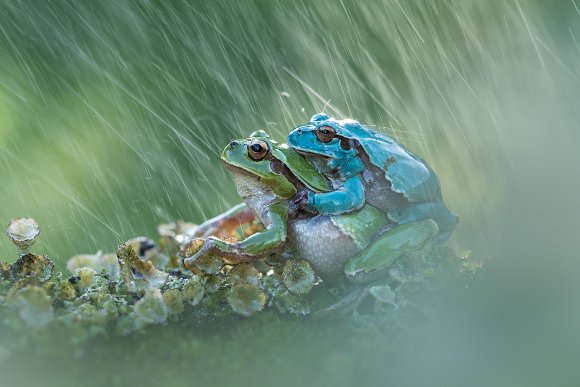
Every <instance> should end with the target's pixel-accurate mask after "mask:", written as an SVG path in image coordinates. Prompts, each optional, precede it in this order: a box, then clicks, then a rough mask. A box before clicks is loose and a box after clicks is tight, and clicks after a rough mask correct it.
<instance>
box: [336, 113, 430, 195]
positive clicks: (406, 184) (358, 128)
mask: <svg viewBox="0 0 580 387" xmlns="http://www.w3.org/2000/svg"><path fill="white" fill-rule="evenodd" d="M342 126H343V128H344V129H345V130H346V131H347V134H348V135H349V137H351V138H353V139H356V140H357V141H358V142H359V144H360V146H361V147H362V148H363V150H364V153H365V155H366V157H368V159H369V161H370V163H371V164H373V165H374V166H376V167H377V168H380V169H382V170H383V171H384V173H385V178H386V179H387V180H388V181H389V182H390V183H391V187H390V188H391V189H392V190H393V191H394V192H398V193H401V194H402V195H404V196H405V198H407V199H408V200H409V201H410V202H424V201H432V200H436V198H437V195H438V194H439V191H440V185H439V180H438V179H437V176H436V175H435V172H434V171H433V170H432V169H431V168H430V167H429V166H428V165H427V164H426V163H425V162H424V161H423V160H422V159H421V158H419V157H418V156H416V155H415V154H413V153H412V152H410V151H409V150H407V149H406V148H405V147H403V146H402V145H400V144H398V143H397V142H395V141H394V140H393V139H391V138H390V137H388V136H386V135H384V134H382V133H379V132H375V131H374V130H370V129H368V128H366V127H364V126H363V125H361V124H360V123H358V122H356V121H346V122H344V123H342Z"/></svg>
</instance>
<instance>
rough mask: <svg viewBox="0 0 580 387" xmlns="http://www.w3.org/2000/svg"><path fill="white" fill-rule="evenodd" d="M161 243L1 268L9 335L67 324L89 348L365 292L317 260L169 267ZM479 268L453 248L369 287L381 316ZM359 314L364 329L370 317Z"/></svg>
mask: <svg viewBox="0 0 580 387" xmlns="http://www.w3.org/2000/svg"><path fill="white" fill-rule="evenodd" d="M188 232H189V231H188ZM161 237H162V236H161V235H160V238H161ZM166 237H167V236H166ZM187 238H189V239H188V241H189V242H190V243H189V244H188V245H187V246H185V245H181V246H180V247H179V250H180V252H179V253H176V252H175V247H173V252H174V253H175V254H176V257H178V258H179V259H183V257H184V255H185V254H184V253H183V252H184V251H185V250H187V248H189V249H190V251H189V253H193V251H194V250H195V248H196V247H199V246H197V245H195V242H194V243H191V242H192V241H195V239H193V240H192V239H190V237H189V236H188V237H187ZM187 238H185V237H184V239H187ZM152 246H153V242H152V241H151V240H148V239H144V238H137V239H133V240H130V241H127V242H125V243H123V244H121V245H120V246H119V249H118V251H117V254H116V255H114V254H103V253H101V252H99V253H97V254H95V255H77V256H75V257H73V259H71V260H69V263H68V265H67V267H68V269H69V270H71V271H72V273H71V274H72V275H63V274H62V273H55V272H54V263H53V262H52V261H51V260H50V259H49V258H48V257H46V256H42V255H37V254H32V253H27V254H24V255H21V256H19V257H18V258H17V259H16V261H15V262H14V263H13V264H11V265H10V264H7V263H4V264H0V311H2V312H3V320H0V332H12V331H13V332H20V333H26V330H25V329H26V328H32V327H34V328H36V329H37V331H40V330H41V328H46V327H55V328H56V327H59V328H58V329H61V330H62V331H63V332H68V334H67V337H70V339H71V340H72V341H73V342H77V343H81V342H84V341H86V340H90V339H92V338H94V337H97V336H99V335H104V334H106V333H107V332H115V333H116V334H120V335H128V334H132V333H138V332H143V331H144V329H145V327H146V326H148V325H154V324H165V323H172V322H175V321H180V322H181V323H183V324H186V323H192V324H204V323H207V322H208V321H216V319H220V318H224V317H228V316H231V315H233V314H236V315H241V316H245V317H250V316H253V315H255V314H256V313H259V312H261V311H263V310H265V309H270V310H273V311H276V312H279V313H283V314H292V315H296V316H307V315H310V314H317V313H318V312H319V311H324V310H326V309H328V307H329V306H331V305H332V304H334V303H337V301H338V300H341V299H342V298H343V297H345V296H347V295H348V294H351V293H353V289H356V288H354V287H353V286H352V285H348V284H341V285H337V286H333V287H331V286H329V285H327V284H325V283H322V282H320V280H319V279H318V277H317V276H316V274H315V272H314V271H313V270H312V268H311V267H310V264H309V263H308V262H306V261H304V260H301V259H290V260H289V259H287V258H286V257H285V256H282V255H276V256H273V257H268V258H267V259H265V260H260V261H256V262H253V263H251V264H249V263H244V264H239V265H231V264H224V262H223V260H221V259H212V260H210V261H208V262H207V266H204V265H200V266H199V267H197V266H195V265H194V266H195V267H194V270H193V272H192V271H191V270H188V269H186V268H184V267H183V264H182V263H180V261H179V260H178V261H171V260H167V265H166V266H165V267H161V268H159V267H156V266H155V264H154V263H153V262H152V261H151V260H148V259H149V258H150V257H151V256H150V255H148V254H147V251H146V250H152V249H153V250H154V249H156V247H152ZM141 248H142V249H141ZM139 249H141V250H143V251H138V250H139ZM156 254H166V255H167V252H164V251H162V250H158V251H157V252H156ZM478 267H479V266H473V265H471V266H469V267H468V266H467V263H466V259H464V258H463V257H461V256H458V255H457V254H455V253H454V251H453V250H452V249H449V248H434V249H433V251H432V252H431V253H430V254H429V255H428V256H420V255H414V256H409V257H406V258H403V259H401V260H399V261H397V262H396V263H395V264H394V265H393V267H392V268H391V269H390V271H389V275H387V276H386V278H385V279H384V281H383V282H382V283H380V284H375V285H373V286H371V287H370V288H369V291H368V293H369V294H370V295H371V296H373V297H369V299H370V300H371V302H372V303H374V304H373V305H374V307H373V308H372V309H373V310H374V311H375V313H379V314H381V313H383V311H384V310H388V311H389V313H390V312H392V310H393V309H394V308H396V309H397V310H399V309H405V308H407V307H409V306H410V305H413V303H415V302H418V301H417V300H419V297H425V295H427V296H428V297H430V296H432V293H433V291H434V290H436V289H437V286H439V284H440V282H441V279H442V278H454V276H456V277H458V278H465V277H469V276H470V275H471V273H472V272H473V270H476V269H477V268H478ZM315 285H316V286H315ZM3 306H6V307H5V308H4V307H3ZM330 310H332V308H330ZM357 316H358V317H356V321H357V323H359V322H361V321H364V316H362V315H357ZM26 337H28V336H26ZM29 339H30V338H29Z"/></svg>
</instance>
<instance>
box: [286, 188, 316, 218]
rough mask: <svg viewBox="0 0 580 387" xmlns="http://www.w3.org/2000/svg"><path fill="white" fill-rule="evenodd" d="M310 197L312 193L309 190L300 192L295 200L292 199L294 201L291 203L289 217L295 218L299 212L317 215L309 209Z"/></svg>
mask: <svg viewBox="0 0 580 387" xmlns="http://www.w3.org/2000/svg"><path fill="white" fill-rule="evenodd" d="M310 195H311V193H310V191H308V190H307V189H301V190H299V191H298V192H297V193H296V195H295V196H294V198H292V201H291V202H290V206H289V208H288V215H289V216H294V215H295V214H296V213H298V212H308V213H311V214H315V213H316V211H315V210H313V209H310V208H309V207H308V200H309V199H308V198H309V196H310Z"/></svg>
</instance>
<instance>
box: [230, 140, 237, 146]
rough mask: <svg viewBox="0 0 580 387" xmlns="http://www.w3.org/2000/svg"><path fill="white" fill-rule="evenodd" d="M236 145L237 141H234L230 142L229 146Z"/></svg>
mask: <svg viewBox="0 0 580 387" xmlns="http://www.w3.org/2000/svg"><path fill="white" fill-rule="evenodd" d="M236 146H238V143H237V142H235V141H232V142H230V147H231V148H235V147H236Z"/></svg>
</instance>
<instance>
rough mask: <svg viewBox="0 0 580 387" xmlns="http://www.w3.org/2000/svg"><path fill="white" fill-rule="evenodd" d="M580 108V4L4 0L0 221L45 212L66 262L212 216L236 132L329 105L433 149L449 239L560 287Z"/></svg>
mask: <svg viewBox="0 0 580 387" xmlns="http://www.w3.org/2000/svg"><path fill="white" fill-rule="evenodd" d="M579 103H580V11H579V9H578V7H577V4H576V3H575V1H574V0H553V1H548V0H545V1H542V0H536V1H534V0H510V1H505V0H501V1H500V0H446V1H443V0H441V1H405V0H385V1H378V0H377V1H349V0H342V1H316V2H314V1H312V2H309V1H285V2H274V1H271V2H268V1H249V0H247V1H240V2H233V1H199V2H187V1H165V2H162V1H123V0H119V1H102V2H80V1H54V2H32V1H11V0H3V1H2V2H0V203H1V206H0V222H4V223H6V224H7V223H8V221H9V220H10V219H11V218H12V217H19V216H31V217H34V218H36V219H37V220H38V221H39V223H40V224H41V227H42V232H43V234H42V238H41V240H40V241H39V242H38V243H37V247H35V251H37V252H42V253H46V254H49V255H50V256H51V257H52V258H53V259H55V260H56V261H57V263H58V265H59V267H60V268H61V269H62V268H63V267H64V262H66V259H67V258H68V257H70V256H72V255H74V254H77V253H88V252H94V251H96V250H98V249H103V250H106V251H114V250H115V249H116V246H117V245H118V244H119V243H121V242H123V241H124V240H126V239H128V238H131V237H134V236H137V235H149V236H153V235H155V228H156V225H157V224H159V223H162V222H169V221H174V220H177V219H185V220H188V221H193V222H196V223H199V222H201V221H203V220H204V219H206V218H208V217H211V216H214V215H216V214H218V213H220V212H221V211H224V210H225V209H227V208H229V207H230V206H231V205H233V204H235V203H237V202H238V200H239V199H238V198H237V195H236V192H235V189H234V187H233V184H232V182H231V181H230V179H229V176H228V175H227V173H226V171H225V170H224V169H223V168H222V167H221V165H219V156H218V155H219V152H220V151H221V149H222V148H223V147H224V146H225V145H226V144H227V143H228V142H229V141H230V140H231V139H233V138H237V137H245V136H247V135H248V134H249V133H251V132H252V131H254V130H256V129H266V130H268V131H270V132H272V133H273V135H274V137H275V138H276V139H278V140H280V141H283V140H284V138H285V135H286V134H287V133H288V131H289V130H290V129H291V128H293V127H294V126H296V125H299V124H301V123H304V122H305V121H307V120H308V118H309V117H310V116H311V115H312V114H314V113H316V112H320V111H326V112H327V113H330V114H332V115H334V116H335V117H338V118H343V117H352V118H355V119H358V120H359V121H361V122H363V123H365V124H367V125H369V126H371V127H374V128H376V129H377V130H380V131H383V132H385V133H387V134H389V135H391V136H393V137H395V138H397V139H398V140H400V141H401V142H402V143H404V144H405V145H406V146H408V147H409V148H411V149H412V150H413V151H415V152H416V153H417V154H419V155H421V156H422V157H424V158H425V159H426V160H428V162H429V163H430V164H431V165H432V166H433V167H434V169H435V170H436V171H437V173H438V175H439V177H440V179H441V183H442V186H443V190H444V195H445V198H446V201H447V202H448V205H449V207H450V208H451V209H453V210H454V211H455V212H456V213H457V214H459V215H460V218H461V223H460V228H459V229H458V231H457V232H456V233H455V235H454V237H453V239H452V240H451V242H450V243H451V244H452V245H454V246H455V247H457V248H458V249H459V250H469V249H471V250H473V251H474V255H475V256H476V257H479V258H487V257H497V258H501V259H506V258H507V259H508V260H509V261H510V262H515V263H516V264H514V266H515V267H517V268H518V269H517V270H514V272H510V271H509V270H507V271H506V273H509V274H506V278H510V276H511V275H512V274H514V273H516V272H517V276H518V281H519V280H521V283H525V284H528V285H529V286H530V287H531V288H533V287H534V286H537V285H538V284H542V286H546V285H549V286H551V287H558V286H559V285H560V284H562V283H563V281H561V280H560V279H559V278H560V277H559V276H560V275H561V274H562V273H568V274H572V273H578V270H577V269H578V265H577V257H578V253H577V250H578V249H577V236H578V234H579V232H580V225H579V222H578V219H579V218H580V210H579V206H578V192H580V173H579V172H578V168H579V167H580V155H579V152H578V146H579V145H580V129H579V124H580V109H579V108H578V106H579ZM0 257H2V259H3V260H8V261H13V260H15V259H16V249H15V248H14V246H12V245H11V244H10V243H9V241H8V240H7V238H2V239H0ZM510 267H511V266H510ZM522 268H523V269H524V270H522ZM554 269H556V270H554ZM514 283H515V282H514ZM519 284H520V282H518V286H515V288H517V289H518V292H517V294H519V292H522V294H524V295H523V301H522V302H528V301H529V302H532V298H533V297H532V296H529V294H527V293H526V292H525V291H523V290H522V287H521V286H520V285H519ZM523 288H525V289H528V288H527V287H526V286H524V287H523ZM502 289H503V288H502ZM508 292H509V291H508ZM566 294H567V295H572V293H570V292H568V293H566ZM518 302H519V301H518Z"/></svg>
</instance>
